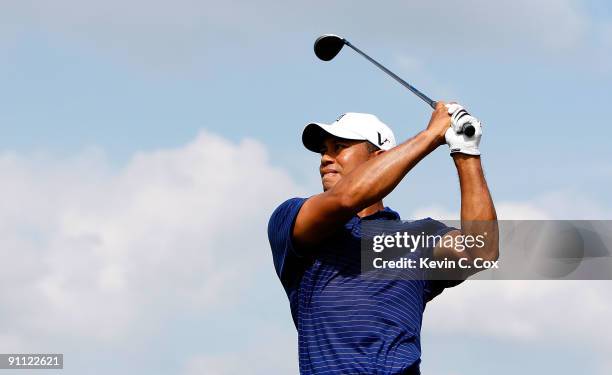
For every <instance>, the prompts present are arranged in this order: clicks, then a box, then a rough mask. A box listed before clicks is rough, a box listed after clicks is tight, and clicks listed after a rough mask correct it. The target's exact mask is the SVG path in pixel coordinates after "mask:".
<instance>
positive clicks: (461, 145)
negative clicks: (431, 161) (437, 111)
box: [444, 103, 482, 155]
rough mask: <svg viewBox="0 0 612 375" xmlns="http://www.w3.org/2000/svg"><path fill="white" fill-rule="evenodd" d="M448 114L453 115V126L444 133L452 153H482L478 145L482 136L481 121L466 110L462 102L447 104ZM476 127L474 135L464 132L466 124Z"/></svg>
mask: <svg viewBox="0 0 612 375" xmlns="http://www.w3.org/2000/svg"><path fill="white" fill-rule="evenodd" d="M446 108H447V109H448V114H449V115H451V126H450V128H448V130H447V131H446V133H445V134H444V138H445V139H446V144H447V145H448V147H450V153H451V154H454V153H457V152H459V153H462V154H467V155H480V150H479V148H478V145H479V144H480V138H481V137H482V125H481V124H480V121H478V119H477V118H476V117H474V116H472V115H470V114H469V113H467V111H466V110H465V108H463V107H462V106H461V105H460V104H457V103H451V104H446ZM468 123H469V124H471V125H472V126H473V127H474V130H475V132H474V135H473V136H471V137H468V136H467V135H465V134H464V133H463V128H464V126H466V124H468Z"/></svg>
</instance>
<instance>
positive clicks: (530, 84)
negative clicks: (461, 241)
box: [0, 0, 612, 375]
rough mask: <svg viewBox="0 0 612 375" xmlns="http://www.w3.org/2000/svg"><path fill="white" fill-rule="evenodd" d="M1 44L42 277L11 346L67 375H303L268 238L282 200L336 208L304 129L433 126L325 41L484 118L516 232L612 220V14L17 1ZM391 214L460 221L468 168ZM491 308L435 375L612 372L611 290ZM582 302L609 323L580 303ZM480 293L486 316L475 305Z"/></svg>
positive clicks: (514, 293) (4, 166) (540, 7)
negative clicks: (346, 122)
mask: <svg viewBox="0 0 612 375" xmlns="http://www.w3.org/2000/svg"><path fill="white" fill-rule="evenodd" d="M0 25H1V26H0V51H2V59H1V60H0V82H2V86H1V87H0V102H1V103H3V105H2V110H1V111H0V173H1V174H2V176H3V178H4V181H5V182H4V183H3V185H4V186H3V187H2V190H1V192H2V193H4V194H2V196H3V198H4V202H3V205H2V207H3V208H4V210H3V211H4V213H2V214H0V230H1V232H2V233H4V234H5V236H4V240H3V243H2V244H1V249H2V250H1V251H2V259H3V260H6V261H8V260H9V259H10V260H14V259H13V257H14V254H20V255H19V256H18V259H20V260H22V261H23V262H20V264H22V265H21V266H19V267H17V268H16V269H15V270H12V271H11V272H9V273H7V274H5V275H3V276H2V278H1V279H0V281H2V282H3V283H4V285H5V287H3V288H0V295H2V296H4V298H3V300H6V301H11V303H12V305H10V306H9V304H8V303H7V304H6V305H4V306H3V308H0V316H1V317H3V318H4V321H5V324H4V329H3V330H1V331H0V349H2V350H3V352H12V351H16V349H14V348H18V349H19V350H34V348H40V349H36V350H41V351H65V352H66V353H67V357H66V363H71V362H72V363H73V364H74V365H71V366H70V368H69V367H68V365H67V367H66V370H64V372H65V373H83V372H84V371H85V369H86V368H88V367H87V366H88V364H87V362H88V361H90V360H92V361H93V360H96V361H98V360H100V359H101V356H102V355H101V354H100V353H108V354H109V355H111V354H112V355H115V356H116V357H117V358H119V359H118V361H117V362H116V364H107V365H105V366H102V367H100V368H99V369H98V370H95V369H92V370H91V373H100V374H102V373H108V372H110V371H112V372H113V373H118V374H120V373H126V374H127V373H132V372H133V369H131V370H130V366H132V365H131V364H130V358H133V357H132V356H135V357H136V358H150V357H152V356H155V358H158V357H161V356H162V355H163V354H168V353H171V355H170V358H169V359H167V360H164V365H163V366H162V367H161V369H158V370H154V369H155V368H158V366H157V364H152V365H151V367H150V368H147V372H148V373H160V374H161V373H184V374H192V373H203V374H217V373H218V374H227V373H245V371H247V372H248V371H250V372H252V373H279V374H280V373H288V372H289V373H290V372H291V371H292V370H294V369H295V360H296V357H295V353H294V351H293V346H294V344H295V332H294V329H293V326H292V323H291V321H290V315H289V310H288V305H287V303H286V300H285V296H284V295H283V293H282V289H281V288H280V284H278V282H277V281H276V279H275V275H274V273H273V269H272V268H271V259H269V253H268V251H269V249H268V248H267V243H266V238H265V232H264V228H265V222H266V220H267V216H268V215H269V214H270V212H271V211H272V209H273V208H274V207H275V205H276V204H278V203H279V202H280V201H282V200H283V199H285V198H288V197H291V196H296V195H307V194H314V193H316V192H318V191H319V190H320V182H319V180H318V173H317V168H318V162H319V161H318V156H317V155H315V154H312V153H309V152H308V151H306V150H305V149H304V148H303V147H302V145H301V142H300V134H301V129H302V127H303V126H304V125H305V124H306V123H307V122H309V121H333V119H335V118H336V117H337V116H338V115H339V114H340V113H343V112H348V111H356V112H371V113H375V114H376V115H378V116H379V117H380V118H381V119H382V120H384V121H385V122H387V123H388V124H389V125H390V126H391V127H392V128H393V129H394V131H395V134H396V138H397V139H398V140H405V139H407V138H408V137H410V136H412V135H414V134H415V133H416V132H418V131H419V130H421V129H423V128H424V127H425V126H426V124H427V120H428V118H429V116H430V109H429V108H428V107H427V106H426V105H425V104H424V103H422V102H421V101H420V100H419V99H418V98H416V97H414V96H413V95H412V94H411V93H409V92H408V91H407V90H406V89H404V88H403V87H401V86H400V85H398V84H397V83H396V82H394V81H393V80H391V79H390V78H389V77H386V76H385V75H384V74H383V73H382V72H380V71H378V70H377V69H376V68H375V67H373V66H372V65H370V64H368V63H367V62H366V61H365V60H363V59H362V58H360V57H359V56H357V55H356V54H355V53H353V52H352V51H350V50H346V51H342V53H341V54H340V55H339V56H338V57H337V58H336V59H335V60H333V61H332V62H328V63H324V62H321V61H318V60H317V59H316V57H315V56H314V54H313V52H312V44H313V42H314V40H315V38H316V37H317V36H318V35H319V34H322V33H337V34H340V35H343V36H345V37H346V38H347V39H349V40H351V41H352V42H353V43H354V44H356V45H357V46H359V47H360V48H361V49H363V50H364V51H366V52H368V53H369V54H370V55H372V56H373V57H375V58H376V59H378V60H379V61H381V62H383V63H384V64H385V65H386V66H388V67H389V68H390V69H391V70H393V71H394V72H396V73H397V74H398V75H400V76H401V77H403V78H404V79H406V80H407V81H409V82H411V83H413V84H414V85H415V86H416V87H418V88H419V89H421V90H422V91H423V92H425V93H426V94H428V95H430V96H431V97H433V98H435V99H441V100H445V99H446V100H456V101H459V102H460V103H463V104H464V105H466V106H467V107H468V109H469V110H470V111H471V112H472V113H473V114H474V115H476V116H477V117H479V118H480V119H481V120H482V122H483V123H484V126H485V127H484V136H483V140H482V144H481V149H482V151H483V163H484V166H485V171H486V174H487V179H488V181H489V185H490V188H491V191H492V193H493V196H494V198H495V200H496V203H498V207H499V208H500V210H499V211H500V215H501V216H503V217H505V218H510V217H512V218H533V217H536V218H541V217H554V218H572V219H587V218H609V216H610V215H609V212H610V209H611V208H612V198H611V197H610V194H609V186H610V185H611V184H612V167H611V164H610V160H611V159H612V148H611V147H610V136H609V134H610V130H609V123H610V120H609V113H608V112H609V111H608V107H609V101H610V99H611V96H610V93H611V92H612V7H611V6H610V5H609V3H608V2H605V1H574V0H560V1H553V0H542V1H538V2H532V1H527V0H519V1H513V2H509V1H508V2H501V1H500V2H488V1H484V0H470V1H462V2H459V1H446V2H435V3H425V2H401V1H391V2H385V3H384V5H382V4H378V3H377V4H373V3H355V2H351V1H336V2H319V1H315V2H308V3H298V4H289V3H283V2H274V1H261V2H257V3H249V2H244V1H235V2H231V3H215V2H209V1H204V2H201V1H193V0H180V1H175V2H163V1H156V2H145V1H142V0H132V1H128V2H120V1H115V0H111V1H105V2H100V1H98V2H96V1H92V2H87V3H85V2H80V1H74V0H58V1H54V2H36V1H18V2H17V1H15V2H4V3H3V4H2V5H1V6H0ZM385 203H386V204H388V205H390V206H392V207H393V208H394V209H396V210H398V211H400V212H401V213H402V216H403V217H404V218H410V217H414V216H421V215H433V216H437V217H440V216H452V215H454V214H456V213H457V210H458V208H459V191H458V187H457V178H456V173H455V171H454V167H453V165H452V162H451V159H450V158H449V157H448V154H447V150H446V149H445V148H440V149H439V150H437V151H436V152H435V153H433V154H432V155H430V156H429V157H427V158H426V159H425V160H424V161H423V162H422V163H421V164H419V165H418V166H417V167H416V168H415V169H414V171H412V172H411V173H410V174H409V175H408V177H407V178H406V180H405V181H404V182H403V183H402V184H401V185H400V186H399V187H398V188H397V189H396V190H395V191H394V192H393V193H392V194H391V196H390V197H389V198H388V199H386V200H385ZM228 215H235V216H239V218H236V217H235V216H232V219H230V217H229V216H228ZM232 220H233V221H232ZM230 222H231V223H232V225H233V228H234V232H231V231H229V230H228V229H227V225H229V224H228V223H230ZM224 224H225V225H224ZM236 231H237V232H239V233H238V234H237V233H235V232H236ZM237 239H239V241H238V242H240V243H236V241H237ZM34 259H36V260H34ZM181 260H186V261H187V263H188V264H192V267H188V271H185V270H184V269H183V268H182V267H183V266H184V263H181ZM58 265H60V266H58ZM135 265H138V266H137V267H136V266H135ZM84 269H85V270H90V271H91V272H85V271H83V270H84ZM161 275H165V276H161ZM94 276H95V277H94ZM147 283H151V284H147ZM75 285H79V287H75ZM146 285H155V286H156V288H146ZM164 285H166V286H165V287H164ZM568 285H569V284H568ZM469 287H470V288H471V289H469V288H465V287H463V286H462V288H464V289H465V290H452V291H449V292H447V293H446V294H447V295H443V296H441V297H440V298H439V299H440V301H436V303H437V304H438V306H436V304H433V305H432V306H431V307H428V309H429V310H432V312H431V314H432V317H431V318H429V319H431V320H428V315H427V314H429V312H428V313H427V314H426V318H425V319H426V325H425V329H424V332H423V335H424V348H425V354H424V368H425V369H428V370H429V372H428V373H431V374H434V375H435V374H438V375H440V374H467V373H470V374H489V373H491V372H492V370H491V369H492V368H495V371H496V373H500V374H504V373H514V372H516V371H517V368H516V367H514V366H515V364H516V359H515V358H525V357H529V356H530V355H531V356H532V357H530V358H529V361H528V363H527V366H528V368H529V371H528V372H525V373H530V374H536V373H542V372H553V371H554V372H556V373H559V374H563V373H567V374H569V373H575V372H577V371H581V370H580V369H583V370H582V372H584V373H593V374H598V373H602V374H603V373H609V369H610V368H612V363H610V361H609V360H608V359H606V358H609V355H610V347H611V346H610V345H611V342H610V341H609V340H608V341H605V342H604V343H603V344H601V345H596V344H595V340H596V339H598V338H599V336H600V334H601V330H605V329H607V328H605V327H602V326H600V325H598V323H603V322H604V319H603V316H604V315H605V314H603V313H602V311H603V312H610V311H612V306H611V304H610V297H612V295H611V294H610V292H609V285H608V284H606V283H586V284H584V283H583V284H581V283H573V284H572V285H571V287H568V286H565V285H553V286H549V285H547V286H534V287H532V288H530V287H528V286H526V285H525V284H524V283H514V284H513V283H506V284H504V285H503V286H499V288H500V289H502V290H503V291H502V292H499V293H496V292H495V290H496V289H495V288H493V287H491V286H483V285H477V286H473V287H472V285H470V286H469ZM568 289H569V290H571V291H574V292H576V293H577V294H578V296H575V295H574V296H573V298H577V299H578V301H579V302H580V301H582V302H584V304H585V305H588V306H590V305H589V303H590V301H592V299H596V300H597V301H600V305H597V304H595V305H596V306H603V307H600V308H594V309H592V310H589V309H587V308H586V307H585V309H584V310H580V309H578V308H577V307H575V306H568V302H567V295H568V294H567V293H568ZM151 290H154V291H151ZM177 290H179V291H182V292H176V291H177ZM585 290H586V291H588V293H589V295H588V296H585V295H583V293H584V291H585ZM538 291H539V292H538ZM18 292H21V293H26V292H29V293H34V294H33V295H34V296H38V297H39V298H40V299H41V300H43V301H46V302H44V303H43V306H45V307H46V309H48V311H50V312H49V315H48V316H47V318H48V320H49V321H50V322H52V323H53V324H55V325H56V327H58V328H57V330H54V329H49V330H46V331H44V332H43V333H37V332H39V331H37V329H39V328H40V327H41V326H44V324H42V323H43V322H44V321H45V319H47V318H45V315H40V313H39V311H38V310H37V308H36V304H35V303H34V297H32V299H28V298H24V297H22V296H21V294H20V293H18ZM105 293H108V294H105ZM479 293H483V294H485V295H486V296H487V298H488V300H487V299H486V298H481V299H478V298H477V297H478V295H479ZM533 293H536V294H537V293H541V294H540V295H539V296H540V298H535V297H534V298H530V297H529V296H532V294H533ZM591 294H592V295H591ZM101 295H104V296H105V297H104V298H108V301H111V303H106V302H103V301H106V300H105V299H104V298H102V297H101ZM500 295H503V296H506V298H505V299H504V298H501V297H499V296H500ZM470 296H472V297H474V298H477V301H478V302H475V303H474V304H470V305H464V304H462V302H461V301H463V300H464V298H466V297H470ZM547 298H548V299H547ZM83 300H84V302H83ZM543 300H545V301H547V303H546V304H544V303H542V301H543ZM54 301H55V302H54ZM62 301H63V302H62ZM81 302H83V303H84V305H81ZM509 304H514V305H512V306H509ZM109 305H112V306H124V307H125V308H120V307H116V308H114V307H113V308H111V307H109ZM491 305H494V306H495V308H492V307H491ZM11 306H12V307H11ZM15 306H21V307H15ZM66 306H72V309H68V307H66ZM453 306H454V307H453ZM500 306H501V307H500ZM520 306H531V309H527V310H523V308H522V307H520ZM551 306H554V308H552V307H551ZM502 307H504V308H502ZM453 308H456V309H457V310H456V311H458V313H459V312H460V313H465V312H466V311H467V312H469V313H470V316H473V319H474V320H473V321H472V320H467V321H466V324H467V323H470V324H478V322H479V321H481V320H483V319H489V318H491V319H496V320H497V321H499V320H500V318H499V315H502V316H503V317H506V318H507V319H508V320H512V321H510V322H509V321H506V324H505V325H506V326H507V327H509V328H508V329H507V330H499V331H498V330H495V329H492V328H491V329H475V333H473V334H466V331H462V330H458V329H454V328H453V327H452V326H448V325H444V328H436V327H437V326H438V323H439V320H440V319H444V313H443V312H444V311H454V310H452V309H453ZM81 309H82V310H81ZM449 309H450V310H449ZM466 309H467V310H466ZM43 310H44V309H43ZM533 310H536V311H539V313H537V314H534V315H535V316H531V314H530V312H531V311H533ZM550 310H555V311H567V312H568V314H570V315H569V316H570V317H573V318H577V317H578V316H580V319H581V320H582V319H584V320H586V322H580V323H579V324H578V323H576V327H578V328H580V329H578V328H576V329H575V330H574V329H570V330H567V331H566V333H564V334H563V333H561V334H560V333H559V330H561V329H563V327H565V325H567V324H568V323H567V321H563V320H562V319H560V318H558V317H557V318H556V319H549V318H547V317H546V312H547V311H550ZM508 311H510V312H512V311H515V312H516V314H514V315H512V314H510V313H508ZM581 313H582V314H584V315H581ZM494 314H498V315H496V316H495V315H494ZM572 314H574V315H572ZM143 315H144V316H147V317H149V318H148V319H139V317H142V316H143ZM492 315H494V316H492ZM77 316H79V317H80V318H78V317H77ZM517 316H520V317H519V318H517ZM81 319H82V320H81ZM549 321H552V323H550V324H549ZM555 322H556V323H558V325H557V326H555V325H554V323H555ZM500 324H503V323H500ZM513 324H514V325H513ZM96 326H97V327H99V328H100V329H99V330H98V329H94V327H96ZM517 327H518V328H517ZM521 327H522V328H521ZM525 327H527V328H525ZM608 336H610V335H608ZM262 337H265V339H262ZM237 338H239V339H240V340H238V341H240V343H236V341H237ZM559 340H563V342H569V344H567V345H561V346H560V345H559V344H558V342H559ZM262 342H264V343H265V347H264V348H262ZM585 343H586V344H585ZM458 345H460V346H461V350H456V348H457V346H458ZM601 346H604V349H602V348H601ZM526 348H527V349H528V350H527V349H526ZM70 353H72V355H71V356H69V354H70ZM440 353H441V354H440ZM474 353H482V354H481V355H480V356H476V355H475V354H474ZM534 353H535V354H537V355H535V356H534ZM439 356H443V358H445V359H448V360H445V361H442V362H440V361H437V360H436V359H438V358H439ZM77 357H78V358H80V359H78V360H77V359H75V358H77ZM559 357H563V358H564V359H565V360H566V362H567V363H558V362H557V361H555V358H559ZM241 358H242V359H243V360H241ZM465 358H471V360H469V361H468V360H465ZM244 359H246V360H244ZM245 361H251V362H253V361H254V362H258V361H259V362H258V364H256V365H252V363H251V365H248V363H245ZM474 362H479V363H482V365H479V366H478V368H472V367H471V366H473V363H474ZM585 363H588V366H587V367H588V369H587V370H584V367H583V366H585ZM548 366H551V367H548ZM523 370H524V369H523ZM155 371H157V372H155ZM504 371H505V372H504Z"/></svg>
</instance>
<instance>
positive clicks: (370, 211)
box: [357, 201, 385, 218]
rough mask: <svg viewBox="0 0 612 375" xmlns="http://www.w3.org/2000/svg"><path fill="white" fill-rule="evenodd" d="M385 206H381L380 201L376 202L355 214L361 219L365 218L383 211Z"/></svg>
mask: <svg viewBox="0 0 612 375" xmlns="http://www.w3.org/2000/svg"><path fill="white" fill-rule="evenodd" d="M384 209H385V206H384V205H383V202H382V201H378V202H376V203H374V204H373V205H371V206H368V207H366V208H364V209H363V210H361V211H359V212H358V213H357V216H359V217H360V218H361V217H366V216H370V215H372V214H374V213H376V212H378V211H381V210H384Z"/></svg>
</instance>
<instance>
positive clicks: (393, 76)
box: [344, 39, 436, 109]
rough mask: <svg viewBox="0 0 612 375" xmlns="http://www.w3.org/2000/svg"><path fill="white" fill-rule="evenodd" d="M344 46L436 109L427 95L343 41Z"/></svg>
mask: <svg viewBox="0 0 612 375" xmlns="http://www.w3.org/2000/svg"><path fill="white" fill-rule="evenodd" d="M344 44H346V45H347V46H349V47H351V48H352V49H353V50H354V51H355V52H357V53H358V54H360V55H361V56H363V57H365V58H366V59H368V61H370V62H371V63H372V64H374V65H376V66H377V67H378V68H379V69H380V70H382V71H383V72H385V73H387V74H388V75H389V76H391V77H392V78H393V79H394V80H396V81H397V82H399V83H401V84H402V86H404V87H405V88H407V89H408V90H410V91H412V92H413V93H414V94H415V95H416V96H418V97H419V98H421V99H422V100H423V101H424V102H425V103H427V104H429V105H430V106H431V108H434V109H435V108H436V102H435V101H433V100H431V99H430V98H429V97H428V96H427V95H425V94H423V93H422V92H420V91H419V90H417V89H416V88H415V87H414V86H412V85H411V84H409V83H408V82H406V81H404V80H403V79H401V78H400V77H398V76H397V75H396V74H395V73H393V72H392V71H390V70H389V69H387V68H385V67H384V66H383V65H382V64H381V63H379V62H378V61H376V60H374V59H373V58H371V57H370V56H368V55H366V54H365V53H364V52H362V51H361V50H360V49H359V48H357V47H355V46H354V45H352V44H351V43H350V42H349V41H348V40H346V39H345V40H344Z"/></svg>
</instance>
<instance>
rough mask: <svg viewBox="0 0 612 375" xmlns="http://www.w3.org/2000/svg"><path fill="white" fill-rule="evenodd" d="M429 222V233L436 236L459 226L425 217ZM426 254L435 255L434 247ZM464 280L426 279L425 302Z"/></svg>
mask: <svg viewBox="0 0 612 375" xmlns="http://www.w3.org/2000/svg"><path fill="white" fill-rule="evenodd" d="M425 220H426V222H427V233H428V234H433V235H435V236H444V235H445V234H447V233H448V232H450V231H453V230H457V228H454V227H449V226H447V225H446V224H444V223H442V222H439V221H437V220H433V219H431V218H427V219H425ZM425 250H426V254H427V255H426V256H428V257H433V247H430V248H427V249H425ZM462 282H463V280H429V279H426V280H425V290H424V297H425V302H429V301H431V300H432V299H434V298H435V297H436V296H438V295H439V294H440V293H442V292H443V291H444V289H446V288H452V287H454V286H457V285H459V284H461V283H462Z"/></svg>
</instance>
